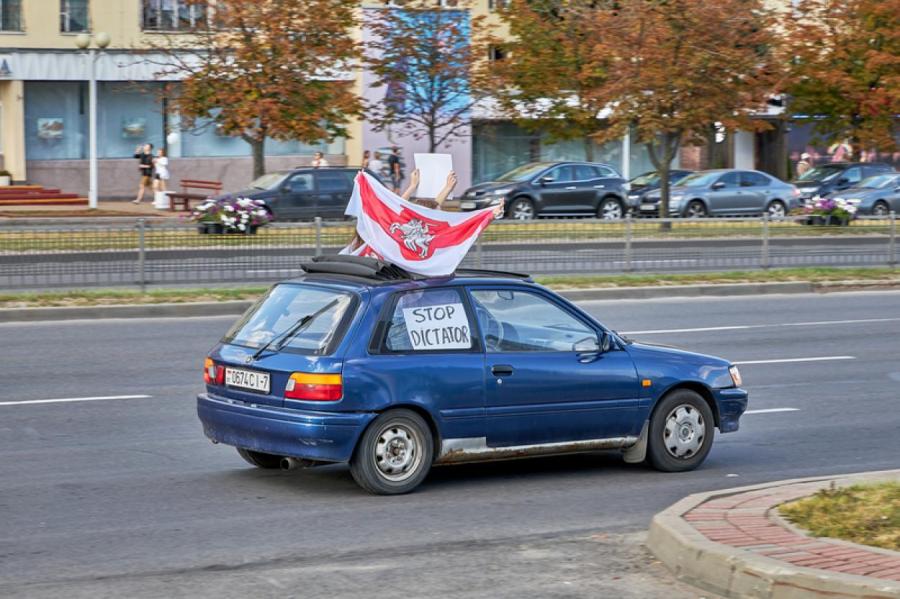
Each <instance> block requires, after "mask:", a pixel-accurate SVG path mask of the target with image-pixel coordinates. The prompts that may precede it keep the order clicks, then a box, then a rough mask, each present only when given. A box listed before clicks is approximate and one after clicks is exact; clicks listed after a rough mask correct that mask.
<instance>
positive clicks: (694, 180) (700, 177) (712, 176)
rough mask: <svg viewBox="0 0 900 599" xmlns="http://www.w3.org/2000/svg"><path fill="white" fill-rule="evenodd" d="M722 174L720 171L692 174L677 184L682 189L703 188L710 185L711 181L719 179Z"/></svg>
mask: <svg viewBox="0 0 900 599" xmlns="http://www.w3.org/2000/svg"><path fill="white" fill-rule="evenodd" d="M723 174H724V173H723V172H722V171H707V172H704V173H693V174H691V175H688V176H687V177H685V178H684V179H682V180H681V181H679V182H678V184H679V185H683V186H684V187H704V186H706V185H711V184H712V183H713V181H715V180H716V179H718V178H719V177H721V176H722V175H723Z"/></svg>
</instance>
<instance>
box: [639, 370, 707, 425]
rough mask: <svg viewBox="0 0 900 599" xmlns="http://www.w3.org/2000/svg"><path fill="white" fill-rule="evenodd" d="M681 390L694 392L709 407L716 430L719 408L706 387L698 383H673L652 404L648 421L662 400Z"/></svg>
mask: <svg viewBox="0 0 900 599" xmlns="http://www.w3.org/2000/svg"><path fill="white" fill-rule="evenodd" d="M681 389H687V390H689V391H693V392H695V393H696V394H697V395H699V396H700V397H702V398H703V401H705V402H706V404H707V405H708V406H709V409H710V411H711V412H712V414H713V424H714V425H715V426H716V427H717V428H718V426H719V408H718V406H717V405H716V400H715V398H714V397H713V394H712V390H711V389H710V388H709V387H707V386H706V385H705V384H703V383H701V382H699V381H680V382H678V383H675V384H674V385H672V386H671V387H669V388H667V389H666V390H665V391H663V392H662V393H661V394H660V395H659V397H658V398H657V399H656V401H655V402H654V403H653V408H652V409H651V410H650V414H649V416H648V419H652V418H653V416H654V415H655V414H656V409H657V408H658V407H659V404H660V403H662V400H663V398H665V397H666V396H667V395H669V394H670V393H673V392H675V391H679V390H681Z"/></svg>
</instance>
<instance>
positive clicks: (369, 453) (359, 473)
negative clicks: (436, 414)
mask: <svg viewBox="0 0 900 599" xmlns="http://www.w3.org/2000/svg"><path fill="white" fill-rule="evenodd" d="M433 457H434V446H433V439H432V436H431V429H430V428H428V424H427V423H426V422H425V421H424V420H423V419H422V417H421V416H419V415H418V414H416V413H415V412H413V411H412V410H403V409H400V410H391V411H389V412H385V413H384V414H382V415H381V416H379V417H378V418H376V419H375V420H374V421H373V422H372V424H370V425H369V428H367V429H366V432H365V433H363V436H362V437H361V438H360V440H359V443H358V444H357V446H356V451H355V452H354V454H353V458H352V459H351V460H350V474H352V475H353V480H355V481H356V482H357V484H359V486H360V487H362V488H363V489H365V490H366V491H368V492H369V493H375V494H377V495H399V494H401V493H409V492H410V491H412V490H413V489H415V488H416V487H418V486H419V484H420V483H421V482H422V481H423V480H425V477H426V476H427V475H428V471H429V470H430V469H431V462H432V459H433Z"/></svg>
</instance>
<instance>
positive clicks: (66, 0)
mask: <svg viewBox="0 0 900 599" xmlns="http://www.w3.org/2000/svg"><path fill="white" fill-rule="evenodd" d="M59 30H60V31H62V32H64V33H73V32H77V31H89V30H90V27H89V26H88V0H60V2H59Z"/></svg>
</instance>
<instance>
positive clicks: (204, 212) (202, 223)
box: [191, 196, 272, 235]
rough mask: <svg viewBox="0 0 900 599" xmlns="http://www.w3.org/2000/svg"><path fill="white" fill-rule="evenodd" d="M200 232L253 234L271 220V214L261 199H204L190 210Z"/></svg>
mask: <svg viewBox="0 0 900 599" xmlns="http://www.w3.org/2000/svg"><path fill="white" fill-rule="evenodd" d="M191 220H193V221H195V222H196V223H198V225H197V230H198V231H200V233H243V234H247V235H253V234H255V233H256V230H257V229H258V228H259V227H262V226H263V225H266V224H268V223H270V222H272V214H271V213H270V212H269V211H268V210H267V209H266V207H265V203H264V202H263V201H262V200H251V199H249V198H232V197H227V196H226V197H224V198H219V199H217V200H206V201H205V202H203V203H202V204H200V205H199V206H197V207H196V208H194V210H193V211H192V212H191Z"/></svg>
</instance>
